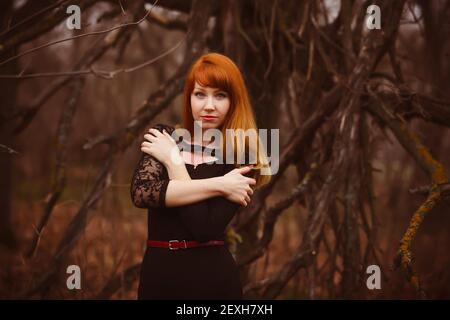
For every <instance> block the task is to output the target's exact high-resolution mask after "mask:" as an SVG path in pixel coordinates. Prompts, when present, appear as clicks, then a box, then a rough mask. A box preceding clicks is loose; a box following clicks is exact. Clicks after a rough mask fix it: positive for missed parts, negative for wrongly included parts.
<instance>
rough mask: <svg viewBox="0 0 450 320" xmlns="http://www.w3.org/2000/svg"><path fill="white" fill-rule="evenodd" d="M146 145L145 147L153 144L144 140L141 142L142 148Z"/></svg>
mask: <svg viewBox="0 0 450 320" xmlns="http://www.w3.org/2000/svg"><path fill="white" fill-rule="evenodd" d="M142 147H145V148H151V147H152V144H151V143H150V142H147V141H144V142H142V143H141V148H142Z"/></svg>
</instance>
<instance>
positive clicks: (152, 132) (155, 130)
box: [148, 128, 162, 137]
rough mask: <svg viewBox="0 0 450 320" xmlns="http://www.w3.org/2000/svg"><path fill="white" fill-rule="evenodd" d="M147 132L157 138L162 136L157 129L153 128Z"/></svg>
mask: <svg viewBox="0 0 450 320" xmlns="http://www.w3.org/2000/svg"><path fill="white" fill-rule="evenodd" d="M148 132H150V133H151V134H153V135H155V136H157V137H158V136H161V135H162V133H161V131H159V130H158V129H155V128H151V129H149V130H148Z"/></svg>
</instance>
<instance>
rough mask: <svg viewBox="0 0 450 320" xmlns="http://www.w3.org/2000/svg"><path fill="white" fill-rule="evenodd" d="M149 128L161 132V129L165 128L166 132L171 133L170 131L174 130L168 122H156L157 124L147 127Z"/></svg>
mask: <svg viewBox="0 0 450 320" xmlns="http://www.w3.org/2000/svg"><path fill="white" fill-rule="evenodd" d="M151 128H152V129H157V130H159V131H160V132H162V131H163V130H166V132H167V133H168V134H172V132H173V131H174V130H175V127H174V126H171V125H169V124H164V123H157V124H155V125H153V126H151V127H150V128H149V129H151Z"/></svg>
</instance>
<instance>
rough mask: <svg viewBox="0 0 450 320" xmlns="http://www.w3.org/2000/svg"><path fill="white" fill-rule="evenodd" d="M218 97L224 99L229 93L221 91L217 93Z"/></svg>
mask: <svg viewBox="0 0 450 320" xmlns="http://www.w3.org/2000/svg"><path fill="white" fill-rule="evenodd" d="M217 97H218V98H220V99H224V98H226V97H227V94H226V93H223V92H221V93H219V94H217Z"/></svg>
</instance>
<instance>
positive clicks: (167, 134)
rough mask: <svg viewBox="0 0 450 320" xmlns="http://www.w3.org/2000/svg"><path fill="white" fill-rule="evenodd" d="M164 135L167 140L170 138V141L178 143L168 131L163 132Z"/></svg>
mask: <svg viewBox="0 0 450 320" xmlns="http://www.w3.org/2000/svg"><path fill="white" fill-rule="evenodd" d="M163 134H164V135H165V136H166V137H167V138H169V139H170V140H172V141H173V142H176V141H175V139H174V138H172V136H171V135H170V134H169V133H168V132H167V131H166V130H163Z"/></svg>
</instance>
